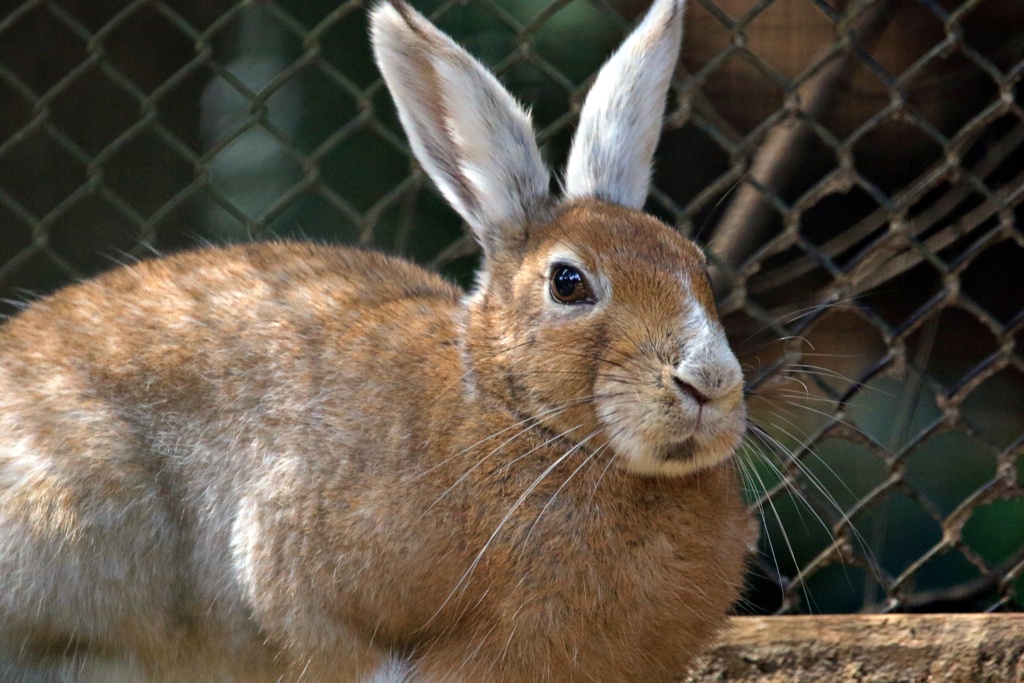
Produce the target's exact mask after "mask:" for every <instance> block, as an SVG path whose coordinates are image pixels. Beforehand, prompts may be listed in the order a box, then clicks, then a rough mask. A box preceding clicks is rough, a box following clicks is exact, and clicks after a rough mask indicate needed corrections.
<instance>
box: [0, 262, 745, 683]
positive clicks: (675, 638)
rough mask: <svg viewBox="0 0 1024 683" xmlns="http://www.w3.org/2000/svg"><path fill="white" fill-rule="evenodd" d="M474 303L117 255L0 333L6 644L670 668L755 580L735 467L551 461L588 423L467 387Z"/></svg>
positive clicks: (593, 676) (301, 272) (384, 267)
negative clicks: (528, 417)
mask: <svg viewBox="0 0 1024 683" xmlns="http://www.w3.org/2000/svg"><path fill="white" fill-rule="evenodd" d="M130 293H134V294H132V295H131V296H129V294H130ZM460 294H461V293H460V292H459V291H458V290H457V289H455V288H454V287H452V286H451V285H449V284H448V283H446V282H444V281H443V280H441V279H440V278H438V277H437V276H436V275H433V274H431V273H429V272H427V271H424V270H421V269H418V268H416V267H414V266H411V265H409V264H407V263H405V262H402V261H398V260H396V259H391V258H387V257H383V256H380V255H378V254H373V253H369V252H360V251H354V250H348V249H341V248H328V247H315V246H310V245H300V244H264V245H255V246H247V247H233V248H229V249H224V250H206V251H198V252H193V253H187V254H184V255H181V256H177V257H173V258H168V259H163V260H155V261H149V262H144V263H140V264H137V265H135V266H133V267H130V268H125V269H120V270H117V271H114V272H112V273H109V274H107V275H105V276H104V277H101V278H98V279H96V280H94V281H91V282H86V283H84V284H81V285H78V286H76V287H73V288H70V289H68V290H67V291H65V292H62V294H61V296H59V297H55V298H52V299H48V300H45V301H42V302H39V303H38V304H36V305H34V306H32V307H31V308H30V309H29V310H28V311H26V312H25V313H24V314H23V315H20V316H18V317H17V318H15V319H14V320H12V321H10V322H9V323H8V324H7V325H5V326H3V327H2V328H0V349H2V350H3V352H2V353H3V361H4V362H3V365H2V366H0V424H2V428H0V480H2V481H3V484H4V486H5V488H6V491H5V496H4V498H3V502H4V504H3V507H2V508H0V605H2V607H3V612H2V613H0V614H2V617H0V623H3V624H4V630H3V631H0V639H2V640H3V641H6V642H17V641H14V640H13V639H12V636H13V634H18V635H19V636H21V642H19V645H20V646H23V647H27V648H28V649H29V650H31V649H33V648H38V649H39V650H40V654H42V653H44V652H45V653H46V654H49V655H51V656H52V655H55V654H59V653H61V652H65V651H68V652H74V651H75V650H76V649H81V651H82V652H84V653H90V652H91V653H97V654H105V655H111V656H115V657H116V656H118V655H120V656H130V655H132V652H133V650H135V652H136V656H138V657H141V658H143V661H144V662H145V663H146V664H147V665H148V666H150V667H152V666H153V665H154V663H155V667H156V670H158V671H159V670H161V669H166V670H173V669H175V668H181V669H182V670H184V671H190V670H191V667H197V669H198V670H199V671H202V668H200V667H202V665H203V664H204V663H203V661H202V660H203V657H204V656H206V657H211V658H212V661H211V662H210V663H209V665H208V666H209V667H210V669H211V670H213V671H216V669H217V668H218V667H228V666H229V665H230V666H231V667H235V666H237V667H239V671H238V672H236V673H237V674H238V675H240V676H241V675H244V676H247V677H249V678H247V680H251V677H252V676H253V675H255V674H256V672H257V671H259V670H260V667H267V670H266V671H265V672H263V673H264V675H266V676H267V677H268V679H271V680H273V679H276V677H277V675H279V674H280V673H281V672H279V671H278V670H277V665H276V664H274V662H273V658H272V657H268V656H267V655H268V653H274V654H276V655H277V656H278V657H279V658H281V660H282V661H287V660H288V659H289V658H290V659H293V660H295V661H293V662H292V663H291V664H292V666H291V669H292V673H295V672H298V671H301V669H302V667H303V666H304V665H305V663H306V660H305V657H307V656H308V657H313V658H314V662H315V663H317V665H318V666H325V662H326V668H325V670H330V669H331V668H336V669H337V670H339V671H344V670H349V671H359V670H362V671H364V672H369V671H370V670H371V669H372V667H373V666H374V665H375V664H376V660H377V658H378V657H380V656H382V655H383V653H385V652H388V651H398V652H401V651H403V650H405V649H414V648H415V647H416V646H417V645H418V644H423V643H429V646H428V647H425V648H424V652H423V657H422V659H421V667H423V668H424V670H427V669H431V668H433V669H435V670H436V671H434V673H436V674H438V676H439V677H438V678H437V680H446V679H444V678H442V677H440V674H441V673H442V672H444V671H446V670H447V671H451V670H459V671H460V672H461V673H462V674H463V675H464V676H465V677H464V679H460V680H467V681H469V680H479V681H486V680H500V679H501V678H505V679H507V680H510V681H528V680H543V679H545V678H551V679H553V680H570V679H579V680H609V681H614V680H626V679H630V680H661V679H666V678H667V677H668V676H669V675H671V673H673V672H678V671H679V670H681V667H682V666H683V664H684V663H685V661H687V659H688V658H689V657H690V656H692V654H693V653H692V652H689V651H686V649H685V648H680V647H679V630H680V629H681V628H682V629H685V630H692V631H693V633H692V634H690V635H691V637H692V638H694V639H701V640H702V639H704V638H706V637H707V634H708V633H710V632H711V630H712V629H713V628H714V627H715V626H717V622H718V621H719V619H720V618H721V614H722V613H723V612H724V610H725V609H726V607H727V606H728V605H729V604H730V603H731V601H732V600H733V599H734V598H735V587H736V586H737V585H738V584H739V581H740V574H739V571H738V569H739V568H740V567H741V566H742V561H741V555H742V552H743V548H742V547H738V546H737V545H736V544H729V543H725V544H723V543H720V542H718V541H719V539H721V538H737V537H739V538H742V537H744V536H745V535H746V534H747V528H746V524H747V520H746V517H745V515H744V513H743V510H742V506H741V504H740V500H739V496H738V493H737V487H736V482H735V481H734V480H733V475H732V472H731V469H730V467H729V466H725V467H719V468H716V469H713V470H709V471H705V472H701V473H699V474H698V475H696V476H694V477H687V478H672V479H653V478H646V477H637V476H634V475H632V474H629V473H627V472H623V471H621V470H619V469H618V468H606V467H605V465H606V464H607V456H606V458H605V459H601V460H599V461H598V462H595V463H594V466H591V467H584V468H581V469H580V470H579V471H578V472H577V473H576V474H575V476H573V478H572V479H571V480H570V481H569V482H568V483H567V484H566V483H565V482H566V479H567V477H568V475H569V474H571V473H572V472H573V471H574V470H576V469H577V467H579V465H580V464H581V463H582V462H583V461H584V460H586V459H587V458H590V457H592V456H593V454H594V449H593V448H587V447H583V448H579V449H577V451H576V452H575V453H574V454H573V455H572V456H571V457H570V458H568V459H566V460H565V462H564V463H563V464H562V465H561V466H560V467H559V468H557V470H556V471H554V472H553V474H551V475H550V476H542V475H543V473H544V471H545V470H546V469H547V468H548V467H549V466H550V465H551V464H552V463H553V462H555V461H556V460H557V459H558V458H559V457H560V456H562V455H564V454H565V453H566V452H567V451H568V450H570V449H571V448H572V447H573V446H574V443H573V441H571V440H568V439H565V438H563V439H555V440H552V439H553V438H554V437H555V436H556V434H555V433H553V432H552V431H550V430H548V429H547V428H545V427H542V426H538V425H533V426H531V423H530V422H526V423H523V420H524V417H523V416H522V415H519V414H517V413H515V412H513V411H511V410H509V409H507V407H505V406H503V405H502V404H501V403H500V402H498V401H496V400H495V399H494V398H493V397H490V396H487V395H486V393H484V394H483V395H481V393H480V392H479V391H474V390H473V387H472V385H471V382H472V381H473V380H472V378H471V377H470V376H469V375H467V371H468V368H467V366H466V363H465V360H464V357H463V354H464V353H466V352H467V350H466V349H465V348H464V345H463V344H462V343H461V342H460V339H463V338H464V335H463V334H462V333H460V329H459V328H460V326H462V325H464V324H465V314H464V309H463V307H462V306H461V304H460ZM97 302H103V308H97V306H96V304H97ZM225 305H230V306H231V309H230V310H232V311H233V312H234V313H235V315H233V316H230V317H228V316H225V315H224V310H225V309H224V306H225ZM157 320H159V321H161V322H160V323H159V324H157V323H155V322H154V321H157ZM396 328H401V331H400V332H399V330H398V329H396ZM410 332H411V333H412V334H413V335H415V336H416V337H418V338H419V341H415V342H413V343H411V344H410V343H409V341H410V339H409V335H410ZM399 334H400V338H401V339H402V343H401V344H395V343H394V342H395V339H396V338H397V337H398V336H399ZM172 339H173V340H175V341H174V343H171V344H168V341H170V340H172ZM225 349H230V351H225ZM418 350H419V351H422V353H417V351H418ZM383 368H386V369H387V372H386V373H385V372H383V371H382V369H383ZM392 370H397V371H398V372H392ZM427 386H429V387H436V388H437V394H436V395H434V396H431V397H428V400H426V401H424V397H423V395H422V391H423V387H427ZM254 388H255V391H254ZM442 393H443V394H445V395H442ZM382 396H384V397H386V400H383V401H382V400H381V397H382ZM490 435H493V436H492V438H490V439H486V437H488V436H490ZM506 440H511V441H510V443H509V444H507V445H506V446H505V447H504V448H502V449H501V452H500V456H499V457H495V456H493V455H492V456H491V457H487V456H488V454H489V453H491V451H494V450H495V449H496V448H497V447H498V446H499V445H501V444H502V443H503V442H505V441H506ZM382 443H384V444H386V446H385V447H382V446H381V444H382ZM510 454H511V455H510ZM453 456H454V457H453ZM516 456H522V457H516ZM474 466H475V467H474ZM599 480H600V481H599ZM531 485H533V489H532V493H531V494H530V495H529V496H527V497H526V498H524V499H523V500H522V501H521V502H520V501H519V498H520V496H521V495H522V494H523V493H524V492H525V491H527V490H528V489H529V488H530V487H531ZM482 487H486V488H487V489H488V491H489V492H490V493H491V496H490V497H488V498H487V499H486V500H481V499H480V498H479V496H478V492H479V491H480V490H481V488H482ZM517 502H518V505H517ZM513 509H514V513H513V514H512V516H511V517H509V518H508V519H507V520H504V518H505V515H506V514H508V513H509V512H510V511H513ZM58 517H60V518H58ZM408 520H415V522H416V524H415V525H410V524H408ZM503 520H504V523H503ZM709 524H710V525H713V526H714V529H709ZM424 526H426V527H427V528H429V529H430V530H431V532H430V533H423V532H422V531H421V527H424ZM495 532H497V535H496V536H495V537H494V539H493V540H492V539H490V537H491V535H492V533H495ZM709 532H710V533H709ZM527 539H528V540H527ZM489 541H490V542H489ZM55 544H57V545H59V548H57V547H54V546H55ZM485 547H486V548H487V549H486V551H484V552H482V553H481V550H482V549H484V548H485ZM478 554H479V555H480V557H479V560H477V555H478ZM30 555H37V557H36V558H30V557H28V556H30ZM474 566H475V569H473V570H472V572H471V573H470V574H468V575H467V576H466V578H465V580H462V578H463V575H464V574H466V573H467V571H468V570H469V569H470V568H471V567H474ZM28 567H33V568H34V569H33V571H31V572H29V571H26V568H28ZM694 577H700V578H699V580H694ZM707 577H713V580H711V581H708V580H707ZM449 595H451V599H450V600H449V599H448V597H449ZM425 598H426V599H425ZM82 605H89V607H88V609H83V608H82ZM30 606H31V608H30ZM435 612H437V614H436V615H435ZM18 613H29V614H31V615H32V621H31V623H24V624H19V623H17V620H16V619H13V618H12V617H11V615H15V614H18ZM627 614H628V618H623V617H624V615H627ZM265 642H266V644H269V645H270V647H269V648H268V647H267V646H266V645H265ZM467 642H468V643H471V644H472V645H473V647H474V648H476V647H477V646H479V651H478V652H477V653H476V656H475V657H474V658H473V660H471V661H469V662H466V663H464V662H463V659H464V658H465V655H466V650H465V644H466V643H467ZM652 651H655V652H658V653H659V655H658V656H652V654H651V653H652ZM259 652H262V654H261V655H260V656H257V657H255V658H254V655H255V654H256V653H259ZM357 655H359V656H362V657H363V658H364V661H363V662H361V663H359V662H358V660H357ZM261 659H262V660H263V661H261ZM354 664H360V665H357V666H354ZM172 665H173V666H172ZM492 666H493V667H494V668H493V669H492V668H490V667H492ZM228 670H230V669H228ZM496 671H497V672H502V673H501V674H500V675H499V674H498V673H495V672H496ZM243 672H244V673H243ZM332 680H333V679H332ZM428 680H434V679H428Z"/></svg>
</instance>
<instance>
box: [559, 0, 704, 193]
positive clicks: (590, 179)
mask: <svg viewBox="0 0 1024 683" xmlns="http://www.w3.org/2000/svg"><path fill="white" fill-rule="evenodd" d="M683 5H684V0H655V2H654V5H653V6H652V7H651V9H650V10H649V11H648V12H647V16H646V17H644V20H643V22H641V24H640V25H639V26H638V27H637V28H636V30H635V31H633V33H632V34H631V35H630V36H629V37H628V38H626V41H625V42H624V43H623V44H622V45H621V46H620V47H619V49H618V50H616V52H615V54H613V55H612V57H611V59H609V60H608V62H607V63H606V64H605V65H604V66H603V67H602V68H601V72H600V73H599V74H598V75H597V79H596V80H595V81H594V85H593V87H592V88H591V89H590V93H589V94H588V95H587V99H586V101H585V102H584V104H583V110H582V112H581V113H580V123H579V127H578V128H577V130H576V136H575V137H574V138H573V143H572V150H571V151H570V152H569V163H568V165H567V167H566V171H565V195H566V196H567V197H599V198H601V199H606V200H608V201H611V202H615V203H617V204H622V205H623V206H628V207H631V208H636V209H639V208H642V207H643V205H644V202H645V201H646V200H647V191H648V187H649V185H650V182H651V161H652V159H653V157H654V148H655V146H656V145H657V144H658V136H659V135H660V134H661V122H662V118H663V117H664V113H665V95H666V93H667V92H668V84H669V80H670V79H671V77H672V72H673V71H674V70H675V65H676V60H677V59H678V57H679V43H680V42H681V41H682V38H683Z"/></svg>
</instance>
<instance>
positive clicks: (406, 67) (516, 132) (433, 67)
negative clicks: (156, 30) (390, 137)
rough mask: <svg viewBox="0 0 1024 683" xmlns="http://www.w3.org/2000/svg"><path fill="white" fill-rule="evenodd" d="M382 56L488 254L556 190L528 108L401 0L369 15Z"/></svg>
mask: <svg viewBox="0 0 1024 683" xmlns="http://www.w3.org/2000/svg"><path fill="white" fill-rule="evenodd" d="M370 26H371V28H370V33H371V37H372V41H373V50H374V55H375V57H376V60H377V65H378V66H379V67H380V70H381V73H382V74H384V81H385V82H386V83H387V85H388V89H389V90H390V91H391V95H392V97H394V100H395V105H396V107H397V108H398V116H399V118H400V119H401V121H402V126H403V127H404V128H405V132H406V135H407V136H408V137H409V142H410V144H411V145H412V149H413V152H414V153H415V154H416V158H417V159H419V161H420V163H421V164H422V165H423V168H424V169H425V170H426V172H427V174H428V175H429V176H430V177H431V179H432V180H433V181H434V183H436V184H437V186H438V188H440V190H441V192H442V194H444V196H445V199H447V200H448V202H449V203H450V204H451V205H452V207H454V208H455V210H456V211H458V212H459V213H460V214H461V215H462V217H463V218H465V219H466V222H467V223H469V225H470V227H471V228H472V229H473V232H474V233H475V234H476V237H477V240H478V241H479V242H480V243H481V245H482V246H483V247H484V251H485V252H491V251H492V250H493V249H494V248H495V247H497V246H498V244H499V243H500V242H502V241H504V240H506V239H508V238H513V239H517V238H519V237H520V234H519V233H521V231H522V226H523V223H525V222H526V221H527V220H528V218H529V216H530V214H531V212H532V211H533V209H534V208H535V207H537V206H538V205H540V204H543V203H544V201H545V199H546V197H547V196H548V191H549V190H548V178H549V176H548V171H547V169H546V168H545V167H544V163H543V161H541V157H540V150H538V149H537V143H536V141H535V140H534V133H533V126H532V125H531V124H530V117H529V115H528V114H527V113H526V112H525V111H524V110H523V108H522V107H521V106H520V105H519V104H518V103H517V102H516V101H515V99H513V98H512V96H511V95H510V94H509V93H508V92H507V91H506V90H505V89H504V88H503V87H502V86H501V84H500V83H499V82H498V80H497V79H496V78H495V77H494V76H493V75H492V74H491V73H490V72H489V71H487V69H485V68H484V67H483V66H482V65H481V64H480V63H479V62H477V61H476V60H475V59H473V57H472V56H470V54H469V53H468V52H466V51H465V50H464V49H463V48H461V47H459V46H458V45H457V44H456V43H455V41H453V40H452V39H451V38H449V37H448V36H446V35H445V34H444V33H441V31H439V30H438V29H437V28H435V27H434V25H433V24H431V23H430V22H429V21H427V19H426V18H424V17H423V16H422V15H420V14H419V13H418V12H416V11H415V10H414V9H412V8H411V7H409V6H408V5H407V4H405V3H404V2H402V0H387V1H385V2H381V3H380V4H379V5H377V7H376V8H375V9H374V10H373V13H372V16H371V18H370Z"/></svg>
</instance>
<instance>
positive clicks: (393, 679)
mask: <svg viewBox="0 0 1024 683" xmlns="http://www.w3.org/2000/svg"><path fill="white" fill-rule="evenodd" d="M362 683H413V679H412V668H411V667H410V666H409V663H408V662H407V661H405V660H404V659H400V658H398V657H395V656H391V657H388V659H387V660H386V661H385V662H384V664H383V665H382V666H381V667H380V668H379V669H377V670H376V671H374V672H373V674H372V675H371V676H370V677H369V678H367V679H366V680H365V681H363V682H362Z"/></svg>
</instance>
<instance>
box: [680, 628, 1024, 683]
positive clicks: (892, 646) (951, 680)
mask: <svg viewBox="0 0 1024 683" xmlns="http://www.w3.org/2000/svg"><path fill="white" fill-rule="evenodd" d="M684 681H685V682H686V683H703V682H705V681H729V682H731V683H755V682H756V683H819V682H820V683H832V682H849V683H883V682H884V683H897V682H899V683H904V682H905V683H1024V614H927V615H923V614H888V615H828V616H788V617H733V618H732V620H731V622H730V624H729V627H728V629H727V631H726V632H725V633H723V634H722V637H721V638H720V642H719V644H718V646H717V647H716V648H715V649H714V650H712V651H711V652H710V653H709V654H708V655H707V656H705V657H704V658H703V659H702V660H701V662H700V664H699V666H698V668H697V669H696V670H695V671H694V672H693V673H692V674H691V675H690V676H689V677H688V678H685V679H684Z"/></svg>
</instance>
